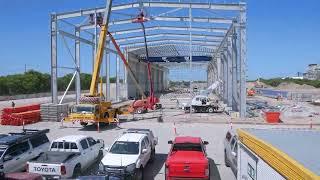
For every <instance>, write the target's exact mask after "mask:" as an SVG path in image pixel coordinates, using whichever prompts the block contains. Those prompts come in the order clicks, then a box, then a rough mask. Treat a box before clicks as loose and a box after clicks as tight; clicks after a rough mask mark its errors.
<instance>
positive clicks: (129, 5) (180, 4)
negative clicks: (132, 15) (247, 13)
mask: <svg viewBox="0 0 320 180" xmlns="http://www.w3.org/2000/svg"><path fill="white" fill-rule="evenodd" d="M142 5H143V7H152V8H154V7H160V8H189V7H191V8H192V9H211V10H223V11H239V10H241V9H242V7H243V6H244V4H243V3H239V4H235V3H230V4H219V3H210V4H209V3H188V2H143V3H142ZM139 7H140V3H139V2H135V3H125V4H121V5H113V7H112V11H117V10H123V9H129V8H139ZM94 12H97V13H104V12H105V7H100V8H93V9H86V10H79V11H72V12H65V13H58V14H57V18H58V19H67V18H73V17H80V16H87V15H90V14H93V13H94Z"/></svg>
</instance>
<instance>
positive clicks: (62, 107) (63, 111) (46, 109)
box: [40, 103, 68, 122]
mask: <svg viewBox="0 0 320 180" xmlns="http://www.w3.org/2000/svg"><path fill="white" fill-rule="evenodd" d="M40 111H41V119H42V120H43V121H54V122H58V121H61V119H62V118H63V117H65V116H67V115H68V104H52V103H48V104H41V107H40Z"/></svg>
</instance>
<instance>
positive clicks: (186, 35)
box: [117, 33, 223, 43]
mask: <svg viewBox="0 0 320 180" xmlns="http://www.w3.org/2000/svg"><path fill="white" fill-rule="evenodd" d="M146 37H147V39H151V38H159V37H171V38H187V37H189V34H178V33H177V34H175V33H159V34H152V35H147V36H146ZM192 37H193V38H200V39H205V40H208V41H210V40H219V41H221V40H222V39H223V36H222V37H221V36H212V35H197V34H193V33H192ZM143 38H144V37H143V36H133V37H125V38H117V42H118V43H121V42H126V41H133V40H139V39H143Z"/></svg>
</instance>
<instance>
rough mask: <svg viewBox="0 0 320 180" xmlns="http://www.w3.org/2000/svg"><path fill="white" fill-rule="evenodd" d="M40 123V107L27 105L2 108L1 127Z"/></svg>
mask: <svg viewBox="0 0 320 180" xmlns="http://www.w3.org/2000/svg"><path fill="white" fill-rule="evenodd" d="M39 121H40V105H39V104H35V105H28V106H20V107H12V108H4V109H3V110H2V115H1V125H12V126H21V125H24V124H32V123H36V122H39Z"/></svg>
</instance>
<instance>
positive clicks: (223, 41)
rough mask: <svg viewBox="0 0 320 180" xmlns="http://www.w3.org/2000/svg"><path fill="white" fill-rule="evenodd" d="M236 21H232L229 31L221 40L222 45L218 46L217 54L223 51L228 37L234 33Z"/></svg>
mask: <svg viewBox="0 0 320 180" xmlns="http://www.w3.org/2000/svg"><path fill="white" fill-rule="evenodd" d="M234 26H235V25H234V23H232V24H231V25H230V27H229V29H228V31H227V32H226V34H225V36H224V38H223V40H222V41H221V43H220V45H219V46H218V48H217V50H216V53H215V56H216V55H217V54H218V53H219V52H220V51H222V49H223V48H224V46H225V45H226V44H227V43H228V37H230V36H231V35H232V31H233V27H234Z"/></svg>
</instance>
